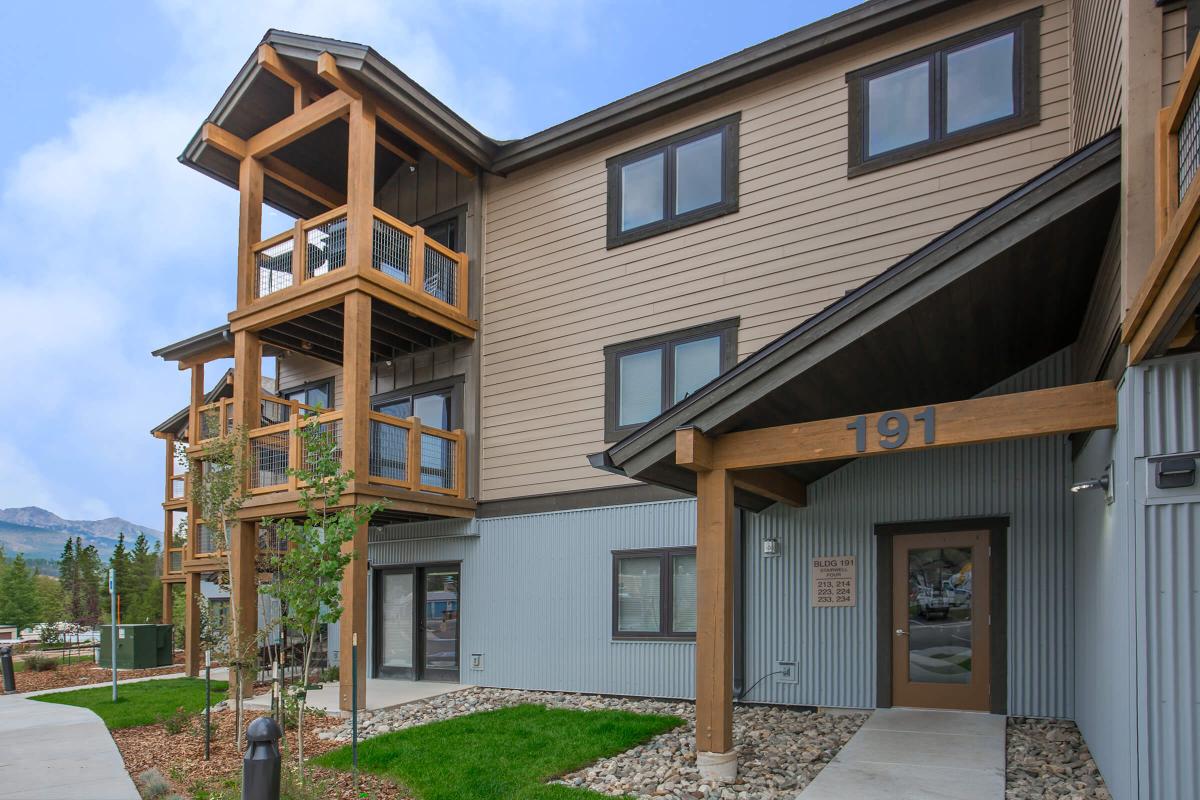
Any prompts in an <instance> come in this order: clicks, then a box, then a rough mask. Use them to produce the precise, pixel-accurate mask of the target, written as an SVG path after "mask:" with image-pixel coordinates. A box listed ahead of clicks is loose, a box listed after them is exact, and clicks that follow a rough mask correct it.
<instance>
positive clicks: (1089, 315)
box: [1071, 219, 1125, 383]
mask: <svg viewBox="0 0 1200 800" xmlns="http://www.w3.org/2000/svg"><path fill="white" fill-rule="evenodd" d="M1120 237H1121V224H1120V220H1119V219H1114V220H1113V225H1112V228H1111V230H1109V232H1108V241H1107V243H1106V244H1105V246H1104V253H1103V255H1102V256H1101V257H1100V268H1099V269H1098V270H1097V272H1096V280H1095V282H1094V283H1093V284H1092V296H1091V298H1090V299H1089V300H1088V307H1087V311H1086V312H1085V313H1084V316H1083V322H1082V323H1081V324H1080V326H1079V337H1078V338H1077V339H1076V340H1075V345H1074V347H1073V348H1072V354H1071V365H1072V367H1073V369H1072V373H1073V379H1072V383H1087V382H1089V381H1095V380H1100V379H1101V378H1102V377H1114V378H1115V377H1116V375H1109V374H1108V373H1111V372H1117V373H1118V374H1119V371H1120V370H1121V369H1123V368H1124V366H1125V357H1124V355H1123V351H1122V348H1121V347H1120V332H1121V261H1120V258H1121V239H1120Z"/></svg>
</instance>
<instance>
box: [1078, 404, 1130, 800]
mask: <svg viewBox="0 0 1200 800" xmlns="http://www.w3.org/2000/svg"><path fill="white" fill-rule="evenodd" d="M1128 399H1129V391H1128V386H1122V389H1121V393H1120V395H1119V399H1118V402H1119V403H1120V405H1121V407H1122V409H1124V408H1125V407H1126V406H1127V404H1128ZM1122 427H1124V425H1122ZM1127 444H1128V443H1127V441H1126V440H1125V437H1121V436H1118V435H1117V433H1116V432H1114V431H1096V432H1095V433H1094V434H1092V435H1091V437H1089V439H1088V441H1087V444H1086V445H1085V446H1084V448H1083V449H1082V450H1081V451H1080V453H1079V454H1078V456H1077V458H1076V459H1075V477H1076V480H1087V479H1091V478H1094V477H1098V476H1099V475H1100V474H1102V473H1103V471H1104V469H1105V467H1107V466H1108V465H1109V464H1110V463H1111V464H1112V465H1113V468H1114V474H1113V475H1112V477H1111V480H1112V481H1113V495H1114V502H1113V503H1111V504H1110V503H1108V502H1106V498H1105V497H1104V495H1103V493H1101V492H1096V491H1091V492H1082V493H1080V494H1078V495H1076V496H1075V499H1074V506H1075V541H1076V542H1077V544H1078V546H1077V547H1076V548H1075V634H1074V636H1075V667H1074V669H1075V721H1076V723H1077V724H1078V725H1079V729H1080V731H1081V732H1082V733H1083V736H1084V739H1085V740H1086V741H1087V744H1088V749H1090V750H1091V752H1092V755H1093V757H1094V758H1095V759H1096V763H1097V764H1098V765H1099V767H1100V771H1101V773H1102V774H1103V775H1104V781H1105V783H1106V784H1107V786H1108V789H1109V791H1110V792H1112V795H1113V797H1114V798H1116V799H1117V800H1129V799H1130V798H1133V797H1136V796H1137V795H1136V788H1135V787H1136V786H1137V750H1136V749H1135V748H1133V747H1131V746H1130V745H1131V744H1132V743H1133V742H1136V741H1137V716H1136V715H1137V702H1136V698H1137V680H1136V675H1137V669H1136V665H1135V663H1134V653H1133V652H1132V651H1131V650H1130V649H1129V647H1128V642H1131V641H1133V640H1134V636H1135V624H1134V622H1135V621H1134V602H1133V571H1132V570H1131V569H1130V564H1132V563H1133V561H1134V550H1133V547H1134V542H1133V536H1132V535H1131V534H1132V530H1131V527H1130V526H1129V525H1127V524H1126V518H1127V517H1128V515H1129V511H1130V507H1131V501H1132V498H1131V497H1130V495H1129V491H1128V489H1129V486H1130V485H1131V484H1130V480H1129V469H1128V462H1127V460H1126V459H1125V458H1124V457H1123V455H1124V451H1125V450H1126V449H1127ZM1118 450H1120V451H1121V452H1118Z"/></svg>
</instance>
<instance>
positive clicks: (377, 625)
mask: <svg viewBox="0 0 1200 800" xmlns="http://www.w3.org/2000/svg"><path fill="white" fill-rule="evenodd" d="M1191 5H1194V4H1190V3H1166V4H1154V3H1150V2H1134V0H1043V2H1029V1H1028V0H1000V1H993V2H982V0H973V1H969V2H955V1H951V0H872V1H871V2H867V3H864V4H862V5H859V6H856V7H854V8H852V9H850V10H848V11H846V12H843V13H841V14H837V15H835V16H832V17H829V18H827V19H824V20H821V21H819V22H816V23H814V24H812V25H809V26H806V27H804V28H800V29H797V30H795V31H792V32H790V33H787V34H784V35H783V36H780V37H778V38H776V39H772V40H770V41H767V42H764V43H762V44H760V45H756V46H754V47H751V48H749V49H747V50H744V51H742V52H739V53H736V54H734V55H732V56H729V57H727V58H725V59H722V60H720V61H717V62H714V63H712V64H709V65H706V66H704V67H700V68H698V69H696V70H693V71H692V72H689V73H686V74H684V75H681V76H679V77H677V78H673V79H671V80H668V81H666V82H664V83H662V84H659V85H657V86H653V87H650V88H649V89H646V90H644V91H641V92H638V93H637V94H634V95H631V96H629V97H626V98H624V99H622V100H618V101H616V102H615V103H612V104H609V105H607V106H604V107H602V108H599V109H596V110H594V111H591V112H588V113H587V114H584V115H582V116H581V117H578V118H576V119H573V120H569V121H567V122H564V123H562V124H560V125H556V126H554V127H552V128H549V129H547V130H545V131H542V132H540V133H536V134H533V135H532V136H529V137H526V138H524V139H519V140H515V141H507V142H500V141H495V140H492V139H490V138H489V137H487V136H486V135H484V134H483V133H481V132H479V131H477V130H476V129H474V128H473V127H472V126H471V125H470V124H469V123H468V122H466V121H465V120H463V119H462V118H460V117H459V116H458V115H456V114H455V113H454V112H453V111H452V110H451V109H449V108H448V107H447V106H445V105H444V104H443V103H441V102H440V101H438V100H437V99H436V98H435V97H433V96H431V95H430V94H429V93H428V92H426V91H425V90H424V89H422V88H421V87H420V86H418V85H417V84H415V83H414V82H412V81H411V80H410V79H409V78H407V77H406V76H405V75H404V74H403V73H402V72H400V71H399V70H397V69H396V68H395V67H394V66H393V65H391V64H390V63H389V62H388V61H387V60H386V59H385V58H384V57H383V56H382V55H380V53H379V52H377V51H376V50H374V49H372V48H371V47H367V46H364V45H359V44H352V43H347V42H342V41H335V40H331V39H323V38H319V37H314V36H307V35H299V34H294V33H286V32H283V31H276V30H272V31H269V32H268V33H267V34H266V36H265V37H264V39H263V41H262V43H261V45H260V46H259V47H258V48H257V50H256V51H255V52H254V53H253V54H252V55H251V57H250V58H249V60H248V61H247V62H246V64H245V66H244V67H243V68H242V69H241V71H240V72H239V73H238V74H237V75H236V76H235V77H234V79H233V81H232V83H231V84H230V86H229V88H228V90H227V91H226V92H225V94H224V95H223V96H222V97H221V98H220V100H219V101H218V103H217V105H216V107H215V108H214V109H213V111H212V113H211V114H210V115H209V117H208V119H207V120H205V121H203V123H202V124H201V126H200V128H199V130H198V131H197V133H196V135H195V137H194V138H193V139H192V141H191V142H189V143H188V144H187V146H186V148H185V150H184V152H183V155H182V156H181V161H182V162H183V163H184V164H186V165H187V166H190V167H193V168H195V169H198V170H200V171H202V172H204V173H206V174H208V175H210V176H211V177H213V178H215V179H217V180H219V181H222V182H224V183H226V184H228V185H229V186H231V187H233V188H235V189H236V190H237V191H239V193H240V198H241V203H240V213H239V219H238V221H237V248H236V253H237V255H236V265H237V266H236V270H235V269H233V268H231V269H230V279H231V280H236V286H237V305H236V308H234V309H233V310H232V311H231V313H230V314H229V319H228V324H225V325H222V326H220V327H217V328H215V329H214V330H212V331H209V332H206V333H203V334H199V335H197V336H194V337H192V338H190V339H188V340H185V341H183V342H179V343H176V344H173V345H170V346H168V347H166V348H163V349H162V350H159V351H157V352H156V355H159V356H161V357H162V358H164V359H166V360H167V361H170V362H173V363H176V364H177V365H178V366H179V368H180V369H186V370H190V371H191V375H192V384H191V385H192V393H191V400H190V405H189V409H188V413H186V414H184V415H183V416H182V417H179V418H177V419H175V420H174V423H173V424H174V426H175V427H174V428H173V429H168V428H169V426H164V427H163V428H162V429H161V430H160V433H161V434H162V435H164V436H165V437H167V442H168V463H170V453H171V452H173V450H172V448H173V447H175V444H173V443H172V442H173V441H174V442H179V441H182V440H183V438H184V431H185V430H186V437H187V444H188V447H190V448H194V449H193V451H192V452H194V453H197V452H198V453H202V452H203V445H204V442H205V441H207V440H208V439H210V438H212V437H214V436H219V435H221V432H222V431H225V430H229V429H231V427H233V426H244V427H246V428H247V429H248V430H249V447H250V451H251V452H250V459H251V463H252V470H251V476H250V486H249V487H248V491H249V492H250V495H251V499H250V500H249V501H248V502H247V503H246V505H245V507H244V509H243V511H242V521H241V522H240V523H239V525H238V526H237V529H236V530H234V531H231V532H230V533H231V541H232V546H233V548H234V554H235V558H234V562H235V565H236V566H235V574H234V575H233V576H232V585H233V599H234V602H236V603H239V604H242V605H243V606H245V607H254V606H255V604H256V601H257V600H256V598H257V592H256V575H257V570H256V569H255V567H254V565H255V560H256V549H257V548H258V547H259V543H260V539H259V536H258V532H257V525H256V523H257V521H258V520H261V519H262V518H264V517H270V516H275V517H278V516H286V515H288V514H295V513H297V506H296V487H295V484H294V479H292V478H291V477H290V476H289V474H288V468H289V467H290V466H292V465H294V464H296V463H297V461H298V459H299V457H300V456H299V449H298V444H297V443H296V440H295V437H294V435H293V433H294V429H295V428H296V426H297V425H298V424H299V423H300V421H301V420H302V419H305V418H306V415H308V414H319V415H320V419H321V421H322V423H323V424H326V425H328V426H329V430H331V431H334V432H335V433H336V434H337V435H338V436H339V437H340V442H341V447H342V456H343V462H344V464H345V465H346V467H347V468H351V469H353V470H354V473H355V480H354V484H353V486H352V488H351V491H350V492H349V493H348V496H347V502H357V501H360V500H366V499H372V500H373V499H383V500H386V502H387V505H386V507H385V510H384V511H383V512H382V513H381V514H380V515H379V517H378V518H377V519H375V520H372V522H371V524H370V525H367V526H364V527H363V528H362V529H361V530H360V531H359V533H358V535H357V536H356V538H355V541H354V548H355V550H356V552H357V553H358V554H359V556H360V557H359V558H357V559H356V560H355V561H353V562H352V563H351V566H350V567H349V568H348V569H347V574H346V577H345V579H344V598H345V601H344V613H343V617H342V621H341V623H340V624H339V626H338V628H339V630H338V632H337V634H336V638H337V639H338V640H339V641H340V649H341V650H343V651H345V650H347V648H348V647H349V642H350V640H351V638H352V637H353V636H354V635H356V634H357V636H358V639H359V641H360V642H365V643H366V654H367V657H366V658H365V659H361V660H360V662H359V666H360V673H361V674H360V677H361V678H366V677H368V676H369V677H371V678H374V679H398V680H429V679H434V680H449V681H461V682H465V683H472V684H480V685H488V686H503V687H517V688H533V689H556V690H568V691H580V692H600V693H612V694H622V695H644V696H655V697H678V698H695V700H696V702H697V716H698V727H697V730H698V740H699V741H698V751H699V755H700V763H701V766H702V768H703V769H704V770H705V771H706V772H708V773H710V774H713V775H717V776H722V775H724V776H728V775H730V774H731V773H732V772H733V771H735V770H736V745H737V742H736V741H735V740H734V738H733V732H732V725H731V708H732V704H733V702H734V701H740V702H753V703H781V704H791V705H808V706H828V707H851V708H875V707H885V706H891V705H902V706H917V707H930V708H956V709H973V710H979V711H990V712H993V713H1000V714H1011V715H1030V716H1042V717H1057V718H1069V719H1074V720H1076V721H1077V722H1078V724H1079V725H1080V728H1081V729H1082V731H1083V733H1084V736H1085V737H1086V739H1087V741H1088V743H1089V746H1090V748H1091V751H1092V753H1093V754H1094V755H1095V757H1096V759H1097V762H1098V763H1099V765H1100V768H1101V770H1102V772H1103V774H1104V777H1105V779H1106V781H1107V783H1108V785H1109V787H1110V789H1111V790H1112V791H1113V794H1114V796H1115V797H1118V798H1135V797H1136V798H1174V797H1192V796H1197V795H1198V794H1200V768H1198V767H1197V766H1196V763H1195V761H1194V759H1192V758H1191V757H1190V756H1189V754H1191V753H1194V752H1195V751H1196V749H1197V745H1198V744H1200V743H1198V742H1197V741H1196V736H1197V733H1196V731H1197V725H1198V724H1200V723H1198V719H1200V718H1198V716H1197V706H1196V698H1197V697H1200V683H1198V681H1200V678H1197V677H1196V676H1197V674H1200V671H1198V670H1197V669H1196V667H1197V663H1196V662H1197V658H1198V656H1197V647H1198V646H1200V645H1198V641H1200V639H1198V638H1197V637H1198V636H1200V634H1198V633H1197V626H1196V624H1195V623H1196V619H1197V618H1198V616H1200V607H1198V606H1197V602H1198V601H1197V593H1196V588H1195V587H1196V586H1197V583H1198V581H1200V548H1197V547H1196V546H1195V544H1194V541H1193V537H1194V535H1195V534H1194V532H1195V530H1196V529H1197V526H1196V521H1197V517H1198V516H1200V493H1198V490H1197V488H1196V481H1195V470H1196V458H1197V454H1198V453H1200V419H1198V412H1197V398H1198V397H1200V355H1197V333H1196V308H1197V300H1198V298H1200V289H1198V288H1197V287H1198V286H1200V284H1198V283H1197V268H1198V266H1197V265H1200V252H1198V249H1200V237H1194V236H1193V229H1194V227H1195V225H1196V221H1197V216H1198V214H1200V212H1198V211H1197V208H1198V206H1197V203H1198V202H1200V199H1198V196H1200V188H1197V184H1196V183H1195V182H1194V181H1193V179H1194V177H1195V174H1196V168H1197V165H1198V164H1200V145H1198V144H1197V142H1198V141H1200V134H1198V133H1197V131H1200V106H1196V105H1194V102H1193V101H1194V97H1195V95H1196V90H1197V85H1198V84H1200V67H1198V66H1197V64H1198V61H1200V56H1197V55H1196V51H1195V50H1193V49H1192V48H1191V43H1192V40H1193V39H1194V29H1195V28H1196V27H1197V26H1200V11H1196V10H1192V9H1189V6H1191ZM375 44H376V45H377V46H378V47H379V48H380V49H381V50H383V51H386V49H387V47H388V43H386V42H379V43H375ZM264 204H266V205H269V206H271V207H273V208H275V209H278V210H281V211H283V212H285V213H286V214H288V215H289V216H290V217H292V218H294V219H295V223H294V225H293V226H292V227H289V228H288V229H287V230H285V231H283V232H280V233H278V235H273V236H271V235H267V234H268V232H266V231H264V230H263V229H262V208H263V205H264ZM232 222H233V221H232V220H231V225H230V228H231V231H230V232H231V234H232V228H233V225H232ZM231 245H232V242H231ZM232 252H233V247H232V246H231V253H232ZM231 267H232V265H231ZM214 322H216V321H214ZM229 357H232V358H233V359H234V368H233V372H232V377H231V378H229V379H227V380H226V383H227V385H228V388H227V389H224V388H223V389H222V391H223V392H225V393H224V394H222V392H221V391H217V390H216V389H214V388H212V387H209V386H208V384H207V383H206V382H205V374H204V365H205V364H207V363H210V362H212V361H214V360H217V359H222V358H229ZM264 359H265V360H264ZM264 364H266V365H267V368H266V370H264ZM270 370H273V373H271V374H269V375H267V377H269V378H271V379H272V381H273V383H274V386H276V387H278V389H277V391H276V390H272V391H270V392H268V393H267V394H266V395H264V390H263V388H262V386H263V377H264V371H268V372H269V371H270ZM172 437H173V438H172ZM185 480H186V479H183V478H181V477H180V476H179V475H178V474H176V473H175V472H172V471H171V469H170V468H168V485H169V486H173V485H174V483H176V482H181V481H185ZM181 497H182V498H183V499H182V501H181V499H180V498H181ZM186 505H187V501H186V493H184V494H183V495H178V494H175V493H174V492H173V491H169V492H168V496H167V504H166V506H165V507H166V508H167V513H168V514H171V513H172V512H173V511H175V512H177V511H179V510H180V509H184V507H185V506H186ZM192 516H193V517H194V515H192ZM189 525H190V534H189V536H188V537H187V540H186V543H185V544H183V545H181V549H177V550H176V549H173V550H172V551H171V555H172V560H171V566H172V568H176V567H177V569H175V571H174V573H173V575H175V576H176V577H177V579H178V580H182V581H183V582H184V583H185V586H186V587H187V588H186V591H188V592H189V593H194V592H195V591H198V588H193V587H194V586H195V587H198V585H199V584H198V581H199V577H195V578H193V577H192V576H193V575H198V574H199V573H202V572H204V571H206V570H207V571H211V570H213V569H219V568H221V567H220V565H221V564H222V563H223V562H222V561H218V560H216V559H215V558H214V557H213V554H212V553H210V552H207V551H206V550H205V545H204V544H203V542H204V534H203V533H202V531H203V526H202V523H201V521H199V520H195V519H192V520H190V521H189ZM168 527H169V528H173V525H171V524H169V525H168ZM176 552H178V556H179V557H178V559H174V558H173V556H174V554H175V553H176ZM193 605H194V604H193V603H189V604H188V609H189V612H188V613H189V617H190V616H191V615H192V613H193V612H192V611H191V609H192V607H193ZM246 618H251V617H250V616H249V615H246ZM191 622H192V620H190V619H189V620H188V621H187V625H188V635H187V636H188V642H189V645H188V664H189V667H190V668H191V669H195V668H196V666H197V664H198V649H197V645H196V640H195V636H194V634H193V633H192V626H191ZM341 673H342V700H343V703H344V705H345V706H347V707H348V706H349V702H350V699H351V696H350V692H351V688H350V673H349V670H347V669H343V670H342V671H341ZM365 686H366V683H365V681H361V680H360V681H359V690H360V692H365V691H369V690H368V689H366V688H365ZM363 699H364V698H361V697H360V700H363Z"/></svg>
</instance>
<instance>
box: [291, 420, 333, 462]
mask: <svg viewBox="0 0 1200 800" xmlns="http://www.w3.org/2000/svg"><path fill="white" fill-rule="evenodd" d="M320 429H321V437H322V438H324V439H325V440H326V441H329V439H330V438H331V437H332V439H333V442H334V450H333V457H334V459H336V460H337V461H338V462H339V463H340V462H341V460H342V421H341V420H340V419H334V420H329V421H328V422H322V423H320ZM301 446H302V447H303V444H302V445H301ZM302 458H303V459H304V464H305V466H307V467H308V468H309V469H311V468H312V466H313V461H312V459H311V458H310V457H309V454H308V450H307V448H305V449H304V454H303V456H302Z"/></svg>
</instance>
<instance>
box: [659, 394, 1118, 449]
mask: <svg viewBox="0 0 1200 800" xmlns="http://www.w3.org/2000/svg"><path fill="white" fill-rule="evenodd" d="M901 419H903V420H904V422H903V423H901V422H900V420H901ZM1116 424H1117V391H1116V388H1115V386H1114V385H1113V383H1112V382H1111V381H1101V382H1097V383H1084V384H1075V385H1072V386H1063V387H1059V388H1054V389H1039V390H1037V391H1032V392H1018V393H1016V394H1004V395H998V396H995V397H980V398H976V399H973V400H960V401H956V402H950V403H938V404H935V405H931V406H915V407H913V408H906V409H897V410H895V411H888V412H879V413H871V414H863V415H859V416H853V417H839V418H837V419H826V420H820V421H817V422H802V423H799V424H795V425H780V426H777V427H771V428H759V429H758V430H751V431H738V432H735V433H727V434H724V435H723V436H720V437H718V438H716V439H715V441H714V442H713V452H712V460H711V463H712V467H713V469H731V470H748V469H758V468H764V467H781V466H786V465H788V464H804V463H809V462H813V461H834V460H839V459H844V458H858V457H860V456H873V455H881V454H884V453H893V452H908V451H911V450H923V449H929V448H935V447H952V446H955V445H964V444H979V443H982V442H996V441H1004V440H1008V439H1023V438H1026V437H1031V436H1050V435H1053V434H1064V433H1076V432H1079V431H1087V430H1095V429H1097V428H1113V427H1116ZM901 425H907V428H908V431H907V436H906V437H904V438H903V439H901V437H899V436H884V435H883V432H884V431H885V430H893V429H897V428H899V427H901ZM677 463H678V462H677Z"/></svg>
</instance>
